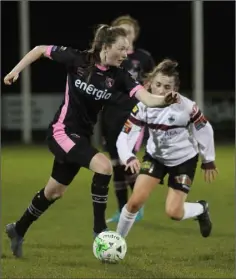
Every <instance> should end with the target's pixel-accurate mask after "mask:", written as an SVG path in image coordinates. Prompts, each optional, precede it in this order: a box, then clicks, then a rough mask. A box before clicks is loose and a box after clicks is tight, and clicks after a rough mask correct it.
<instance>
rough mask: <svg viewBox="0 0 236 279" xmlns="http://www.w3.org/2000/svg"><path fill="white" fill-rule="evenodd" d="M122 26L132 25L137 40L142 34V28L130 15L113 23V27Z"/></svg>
mask: <svg viewBox="0 0 236 279" xmlns="http://www.w3.org/2000/svg"><path fill="white" fill-rule="evenodd" d="M121 24H129V25H132V26H133V27H134V33H135V40H136V39H137V38H138V36H139V32H140V26H139V23H138V21H137V20H136V19H134V18H133V17H131V16H130V15H123V16H119V17H117V18H116V19H114V20H113V21H112V23H111V26H120V25H121Z"/></svg>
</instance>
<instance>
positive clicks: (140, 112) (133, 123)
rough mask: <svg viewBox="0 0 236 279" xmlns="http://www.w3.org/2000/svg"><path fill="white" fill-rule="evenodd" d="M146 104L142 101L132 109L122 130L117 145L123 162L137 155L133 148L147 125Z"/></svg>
mask: <svg viewBox="0 0 236 279" xmlns="http://www.w3.org/2000/svg"><path fill="white" fill-rule="evenodd" d="M145 114H146V111H145V106H144V105H143V104H142V103H141V102H140V103H138V104H137V105H136V106H135V107H134V108H133V110H132V112H131V114H130V116H129V118H128V119H127V120H126V122H125V124H124V127H123V129H122V131H121V132H120V134H119V136H118V139H117V142H116V147H117V151H118V154H119V157H120V160H121V161H122V163H123V164H126V163H127V161H128V160H129V159H130V158H131V157H135V155H134V154H133V153H132V150H133V148H134V146H135V144H136V143H137V141H138V139H139V137H140V133H142V130H143V127H144V126H145V121H144V120H145V119H146V117H145Z"/></svg>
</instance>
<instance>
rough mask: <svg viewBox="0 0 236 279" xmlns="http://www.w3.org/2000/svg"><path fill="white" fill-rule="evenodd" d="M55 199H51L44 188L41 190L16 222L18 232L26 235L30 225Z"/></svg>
mask: <svg viewBox="0 0 236 279" xmlns="http://www.w3.org/2000/svg"><path fill="white" fill-rule="evenodd" d="M54 202H55V200H52V201H49V200H47V199H46V197H45V195H44V188H43V189H42V190H40V191H39V192H38V193H37V194H36V195H35V196H34V198H33V200H32V202H31V204H30V205H29V207H28V208H27V209H26V211H25V212H24V214H23V215H22V217H21V218H20V220H18V221H17V222H16V227H15V229H16V232H17V234H18V235H20V236H22V237H24V235H25V233H26V232H27V230H28V228H29V227H30V225H31V224H32V223H33V222H34V221H36V220H37V219H38V218H39V217H40V216H41V214H43V212H45V211H46V210H47V209H48V207H49V206H50V205H51V204H52V203H54Z"/></svg>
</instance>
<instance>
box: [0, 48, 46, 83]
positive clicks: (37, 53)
mask: <svg viewBox="0 0 236 279" xmlns="http://www.w3.org/2000/svg"><path fill="white" fill-rule="evenodd" d="M47 48H48V46H36V47H35V48H33V49H32V50H31V51H29V52H28V53H27V54H26V55H25V56H24V57H23V58H22V59H21V60H20V62H19V63H18V64H17V65H16V66H15V67H14V68H13V69H12V70H11V72H10V73H9V74H7V75H6V76H5V78H4V83H5V84H6V85H11V84H12V83H13V82H15V81H16V80H17V79H18V77H19V74H20V72H21V71H23V70H24V68H26V67H27V66H28V65H30V64H32V63H33V62H34V61H36V60H38V59H39V58H40V57H42V55H46V51H47Z"/></svg>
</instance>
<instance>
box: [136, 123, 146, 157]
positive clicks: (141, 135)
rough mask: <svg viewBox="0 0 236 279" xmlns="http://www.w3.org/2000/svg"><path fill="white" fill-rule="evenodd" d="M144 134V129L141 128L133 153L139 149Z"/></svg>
mask: <svg viewBox="0 0 236 279" xmlns="http://www.w3.org/2000/svg"><path fill="white" fill-rule="evenodd" d="M144 132H145V127H142V129H141V131H140V134H139V136H138V139H137V142H136V143H135V146H134V151H135V152H138V151H139V149H140V148H141V146H142V142H143V138H144Z"/></svg>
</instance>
